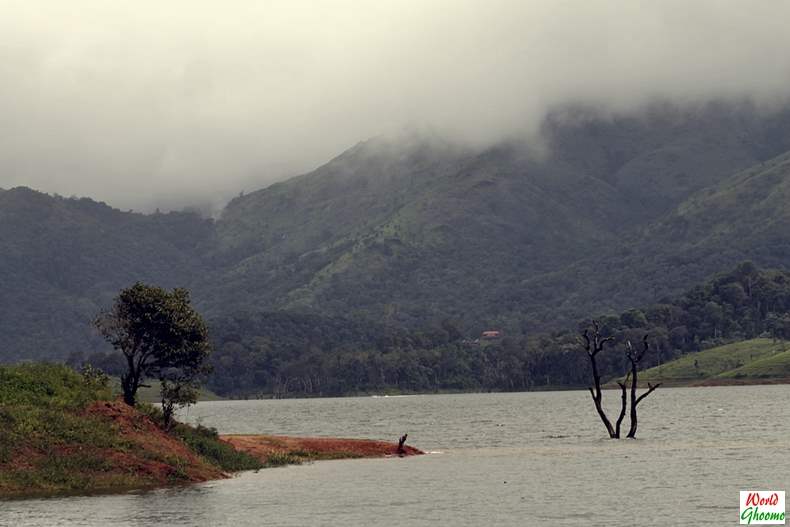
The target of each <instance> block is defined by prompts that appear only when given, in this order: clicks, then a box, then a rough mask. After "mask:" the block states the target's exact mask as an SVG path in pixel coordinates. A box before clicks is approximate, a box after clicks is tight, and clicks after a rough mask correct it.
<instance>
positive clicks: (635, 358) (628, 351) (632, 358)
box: [618, 335, 661, 439]
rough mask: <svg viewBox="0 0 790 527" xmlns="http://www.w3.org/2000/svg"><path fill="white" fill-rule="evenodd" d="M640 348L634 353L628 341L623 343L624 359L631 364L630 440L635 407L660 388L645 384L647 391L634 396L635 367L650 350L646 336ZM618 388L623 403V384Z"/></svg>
mask: <svg viewBox="0 0 790 527" xmlns="http://www.w3.org/2000/svg"><path fill="white" fill-rule="evenodd" d="M642 346H643V347H642V351H641V352H636V351H634V348H633V346H631V341H630V340H629V341H626V343H625V355H626V357H628V362H630V363H631V371H630V375H631V428H630V429H629V430H628V437H630V438H631V439H633V438H635V437H636V427H637V415H636V407H637V405H639V403H641V402H642V401H643V400H644V398H645V397H647V396H648V395H650V394H651V393H653V391H655V389H656V388H658V387H659V386H661V383H658V384H656V385H653V384H650V383H649V382H648V383H647V391H646V392H645V393H643V394H642V395H640V396H639V397H637V396H636V389H637V385H636V380H637V379H636V377H637V366H638V365H639V362H640V361H641V360H642V358H643V357H644V356H645V353H647V350H648V349H649V348H650V345H649V344H648V342H647V335H645V338H643V339H642ZM626 382H627V381H626ZM618 384H619V383H618ZM620 386H621V387H622V388H623V401H625V384H620ZM623 404H625V403H623Z"/></svg>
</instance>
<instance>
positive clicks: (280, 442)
mask: <svg viewBox="0 0 790 527" xmlns="http://www.w3.org/2000/svg"><path fill="white" fill-rule="evenodd" d="M220 438H221V439H222V440H224V441H227V442H228V443H230V444H231V445H233V446H234V447H235V448H236V449H237V450H241V451H243V452H247V453H248V454H250V455H253V456H255V457H257V458H258V459H260V460H261V461H263V462H266V461H268V460H269V457H270V456H271V455H272V454H280V455H292V456H297V457H303V458H306V459H344V458H361V457H393V456H399V453H398V445H397V443H388V442H386V441H374V440H372V439H336V438H329V437H291V436H272V435H224V436H221V437H220ZM423 453H424V452H422V451H420V450H418V449H416V448H413V447H410V446H408V445H406V446H404V453H403V455H405V456H416V455H420V454H423Z"/></svg>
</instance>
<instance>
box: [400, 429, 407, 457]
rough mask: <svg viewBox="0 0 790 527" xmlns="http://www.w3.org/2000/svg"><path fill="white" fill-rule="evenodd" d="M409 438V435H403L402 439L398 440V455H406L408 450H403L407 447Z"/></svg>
mask: <svg viewBox="0 0 790 527" xmlns="http://www.w3.org/2000/svg"><path fill="white" fill-rule="evenodd" d="M407 437H409V434H403V435H402V436H401V437H400V439H398V455H399V456H403V455H406V449H405V448H403V447H404V446H405V445H406V438H407Z"/></svg>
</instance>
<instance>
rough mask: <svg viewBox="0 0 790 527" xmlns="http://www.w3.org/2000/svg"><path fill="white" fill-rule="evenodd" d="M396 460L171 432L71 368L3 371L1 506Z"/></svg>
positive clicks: (311, 442)
mask: <svg viewBox="0 0 790 527" xmlns="http://www.w3.org/2000/svg"><path fill="white" fill-rule="evenodd" d="M404 450H405V455H413V454H417V453H420V452H419V451H417V450H416V449H413V448H410V447H405V448H404ZM397 454H398V446H397V444H394V443H386V442H381V441H371V440H359V439H331V438H293V437H281V436H227V437H225V438H221V437H220V436H219V435H218V434H217V432H216V430H213V429H211V428H206V427H202V426H197V427H192V426H189V425H186V424H183V423H175V424H173V425H172V426H168V427H165V426H164V425H163V420H162V413H161V410H159V409H158V408H157V407H154V406H152V405H150V404H145V403H141V404H138V405H137V406H135V407H134V408H133V407H131V406H128V405H126V404H124V403H123V402H122V401H120V400H117V399H116V398H115V394H113V391H112V389H111V388H110V386H109V383H105V382H101V381H100V380H97V379H93V378H86V377H85V376H83V375H80V374H78V373H76V372H75V371H73V370H71V369H70V368H68V367H66V366H61V365H51V364H21V365H17V366H0V499H3V498H21V497H32V496H51V495H57V494H86V493H109V492H124V491H127V490H131V489H147V488H155V487H162V486H168V485H181V484H187V483H195V482H201V481H207V480H211V479H221V478H227V477H230V475H231V474H232V473H234V472H238V471H241V470H257V469H260V468H265V467H272V466H279V465H286V464H294V463H303V462H305V461H312V460H319V459H342V458H355V457H384V456H388V455H397Z"/></svg>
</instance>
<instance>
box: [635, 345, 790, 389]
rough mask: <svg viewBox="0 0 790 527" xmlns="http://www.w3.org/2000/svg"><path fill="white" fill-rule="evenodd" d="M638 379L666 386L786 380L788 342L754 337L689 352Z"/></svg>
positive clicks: (789, 357)
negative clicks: (727, 381)
mask: <svg viewBox="0 0 790 527" xmlns="http://www.w3.org/2000/svg"><path fill="white" fill-rule="evenodd" d="M639 378H640V380H641V381H644V382H647V381H652V382H664V383H666V384H669V385H689V384H711V383H715V381H716V380H717V379H736V380H739V381H742V382H747V381H748V382H762V381H765V380H767V379H776V380H779V379H784V380H787V379H788V378H790V343H788V342H786V341H775V340H773V339H768V338H758V339H752V340H747V341H743V342H737V343H734V344H728V345H725V346H719V347H716V348H711V349H707V350H704V351H700V352H698V353H690V354H688V355H685V356H683V357H681V358H679V359H676V360H674V361H671V362H668V363H666V364H662V365H661V366H656V367H655V368H650V369H648V370H646V371H644V372H642V373H640V377H639Z"/></svg>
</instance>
